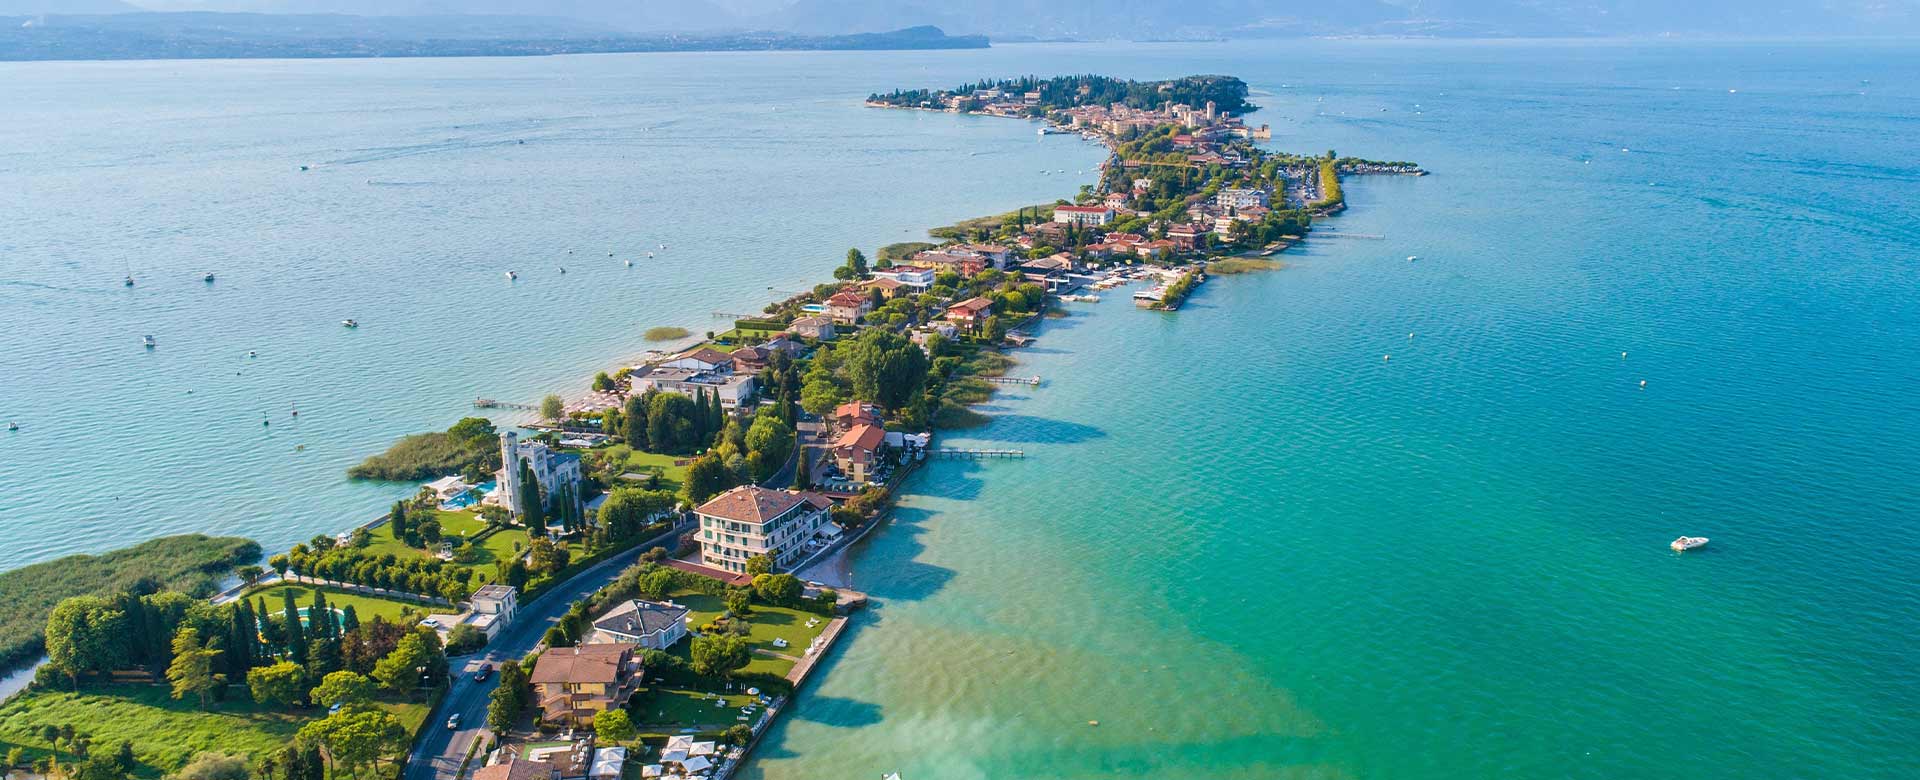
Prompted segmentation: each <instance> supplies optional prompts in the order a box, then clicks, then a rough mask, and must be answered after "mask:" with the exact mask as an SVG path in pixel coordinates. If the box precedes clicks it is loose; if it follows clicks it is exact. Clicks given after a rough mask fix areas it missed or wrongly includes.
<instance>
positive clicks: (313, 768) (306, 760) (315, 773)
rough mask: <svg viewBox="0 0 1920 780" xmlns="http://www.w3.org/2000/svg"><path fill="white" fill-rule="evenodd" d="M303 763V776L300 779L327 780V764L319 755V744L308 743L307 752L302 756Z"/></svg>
mask: <svg viewBox="0 0 1920 780" xmlns="http://www.w3.org/2000/svg"><path fill="white" fill-rule="evenodd" d="M302 758H303V760H302V761H301V763H302V764H305V765H306V766H305V776H304V777H302V778H301V780H327V764H326V761H325V760H324V759H322V758H321V757H320V746H319V745H309V746H308V747H307V754H306V755H305V756H303V757H302Z"/></svg>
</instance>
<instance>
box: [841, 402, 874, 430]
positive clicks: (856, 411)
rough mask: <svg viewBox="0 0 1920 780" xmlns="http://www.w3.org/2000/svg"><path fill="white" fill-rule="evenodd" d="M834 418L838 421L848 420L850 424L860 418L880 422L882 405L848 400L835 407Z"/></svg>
mask: <svg viewBox="0 0 1920 780" xmlns="http://www.w3.org/2000/svg"><path fill="white" fill-rule="evenodd" d="M833 419H834V420H835V421H836V422H839V421H846V423H847V424H849V425H851V424H852V423H853V422H857V421H860V420H869V421H872V422H875V423H878V422H880V407H878V406H874V405H873V404H870V403H867V402H865V401H848V402H846V403H844V404H841V405H839V406H836V407H833Z"/></svg>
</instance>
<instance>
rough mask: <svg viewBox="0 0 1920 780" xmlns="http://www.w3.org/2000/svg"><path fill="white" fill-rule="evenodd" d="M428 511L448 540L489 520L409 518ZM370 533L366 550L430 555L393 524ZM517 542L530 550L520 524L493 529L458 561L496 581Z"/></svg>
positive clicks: (459, 515)
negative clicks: (412, 544) (469, 554)
mask: <svg viewBox="0 0 1920 780" xmlns="http://www.w3.org/2000/svg"><path fill="white" fill-rule="evenodd" d="M685 471H686V470H685V469H681V472H682V473H684V472H685ZM427 513H431V514H432V515H433V517H434V518H435V519H437V520H439V521H440V533H441V535H442V536H444V537H446V538H448V539H452V538H455V537H475V536H479V535H480V532H481V531H484V530H486V528H487V523H486V521H485V520H481V519H480V516H479V515H478V514H475V513H474V512H473V511H472V510H465V509H463V510H460V511H457V512H446V511H441V510H437V509H436V510H415V512H414V513H413V514H409V515H408V517H410V518H412V519H413V521H414V522H419V521H422V520H425V519H426V517H425V516H423V515H424V514H427ZM367 533H368V534H369V535H370V536H371V537H372V540H373V541H372V542H370V543H369V544H368V545H367V548H366V549H367V551H368V552H371V553H374V554H380V553H393V554H394V555H395V556H397V557H408V556H412V557H425V556H426V555H427V554H428V553H427V551H426V550H422V549H420V548H418V547H408V546H407V545H406V543H405V542H402V541H400V540H399V539H395V538H394V537H393V526H392V525H391V524H388V523H382V524H381V525H380V527H378V528H372V529H368V531H367ZM515 545H518V546H519V549H521V550H524V549H526V547H527V529H525V528H517V527H507V528H502V529H500V530H498V531H495V532H493V534H492V535H490V536H488V537H487V538H486V539H485V540H483V541H482V542H481V544H480V547H479V548H477V549H478V552H477V553H475V555H474V557H473V558H472V559H471V560H469V561H465V562H457V563H459V564H460V565H461V566H469V567H472V568H474V569H476V570H478V571H479V572H480V576H481V578H482V579H485V580H486V581H488V582H492V581H493V577H494V576H496V574H495V573H496V571H497V570H496V569H495V568H494V564H495V562H497V561H503V560H509V559H511V558H512V557H513V555H514V553H515Z"/></svg>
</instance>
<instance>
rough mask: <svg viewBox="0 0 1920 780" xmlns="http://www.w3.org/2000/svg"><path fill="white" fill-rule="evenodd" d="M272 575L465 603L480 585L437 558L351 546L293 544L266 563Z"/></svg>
mask: <svg viewBox="0 0 1920 780" xmlns="http://www.w3.org/2000/svg"><path fill="white" fill-rule="evenodd" d="M268 563H269V564H270V565H272V566H273V568H274V570H275V571H279V572H281V573H287V572H292V573H294V574H297V575H300V576H303V577H315V578H318V579H323V580H332V581H334V582H347V583H352V584H355V585H365V586H367V587H370V588H382V589H386V590H395V591H403V592H406V593H414V594H418V595H422V596H434V597H439V598H444V599H447V600H448V601H460V600H462V599H465V598H466V597H467V596H468V595H469V594H471V593H473V590H474V589H475V588H477V587H479V585H480V573H479V572H477V571H474V570H473V569H470V568H467V567H465V566H458V565H454V564H449V563H447V562H445V561H442V560H440V559H438V558H429V557H425V556H417V555H407V556H397V555H394V554H393V553H390V552H388V553H374V552H370V551H368V550H363V549H359V548H356V547H352V546H334V547H330V548H327V549H321V550H316V549H314V548H312V547H309V546H308V545H305V544H296V545H294V546H293V549H292V550H289V551H287V552H286V553H284V554H281V555H276V556H273V557H272V558H271V559H269V560H268Z"/></svg>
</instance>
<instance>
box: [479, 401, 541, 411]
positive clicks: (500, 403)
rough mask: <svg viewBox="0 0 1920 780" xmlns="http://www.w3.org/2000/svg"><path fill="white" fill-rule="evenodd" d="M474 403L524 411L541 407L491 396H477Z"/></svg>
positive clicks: (491, 407)
mask: <svg viewBox="0 0 1920 780" xmlns="http://www.w3.org/2000/svg"><path fill="white" fill-rule="evenodd" d="M473 405H474V406H475V407H476V408H480V409H514V410H517V411H522V412H537V411H540V407H538V406H534V405H533V404H516V403H511V402H508V401H495V400H493V399H491V398H475V399H473Z"/></svg>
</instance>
